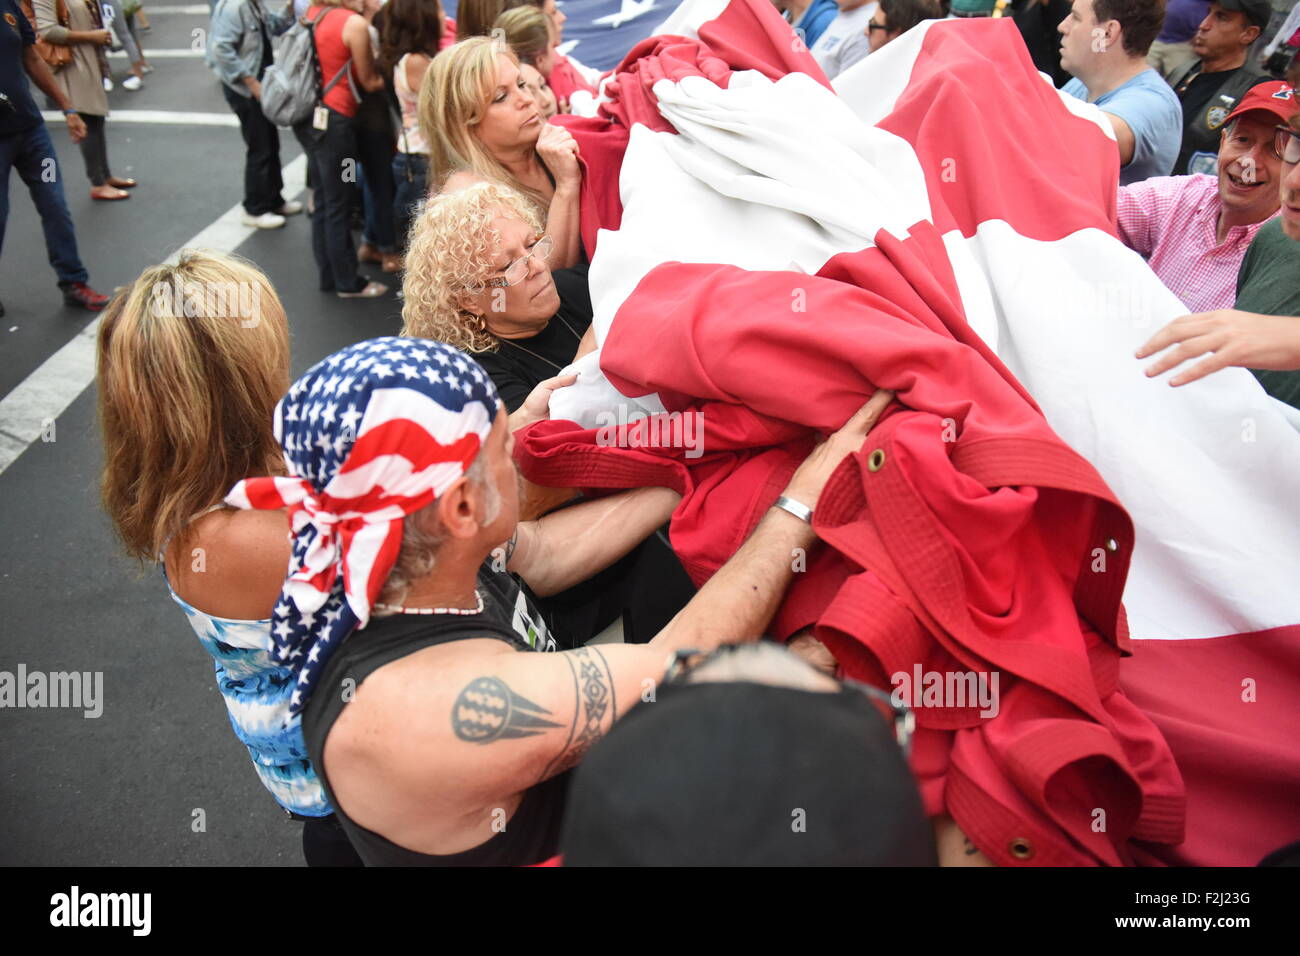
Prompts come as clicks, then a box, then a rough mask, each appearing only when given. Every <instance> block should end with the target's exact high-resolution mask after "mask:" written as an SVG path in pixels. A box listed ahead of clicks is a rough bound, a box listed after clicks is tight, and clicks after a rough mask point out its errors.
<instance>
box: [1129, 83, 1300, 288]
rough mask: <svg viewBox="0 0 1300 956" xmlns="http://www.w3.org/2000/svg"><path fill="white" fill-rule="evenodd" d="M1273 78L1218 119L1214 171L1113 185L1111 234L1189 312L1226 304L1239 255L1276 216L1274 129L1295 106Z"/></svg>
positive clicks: (1289, 92) (1282, 85)
mask: <svg viewBox="0 0 1300 956" xmlns="http://www.w3.org/2000/svg"><path fill="white" fill-rule="evenodd" d="M1292 92H1293V91H1292V89H1291V87H1289V86H1288V85H1287V84H1285V83H1283V82H1281V81H1278V80H1274V81H1272V82H1269V83H1261V84H1260V85H1258V86H1256V87H1255V88H1254V89H1252V90H1250V91H1249V92H1248V93H1247V94H1246V96H1244V97H1243V98H1242V100H1241V102H1240V103H1239V104H1238V105H1237V108H1236V109H1234V110H1233V111H1232V113H1231V115H1230V116H1229V117H1228V118H1227V120H1226V121H1225V122H1224V124H1223V128H1222V129H1223V131H1222V134H1221V135H1220V139H1219V153H1218V157H1217V163H1218V165H1217V176H1210V175H1194V176H1161V177H1156V178H1153V179H1147V180H1145V181H1143V182H1140V183H1133V184H1132V185H1129V186H1121V187H1120V189H1119V195H1118V198H1117V201H1116V219H1117V222H1118V225H1119V237H1120V238H1121V239H1122V240H1123V241H1124V243H1125V244H1126V245H1127V246H1129V247H1130V248H1131V249H1133V250H1135V251H1136V252H1138V253H1140V254H1141V255H1142V256H1143V258H1145V259H1146V260H1147V263H1148V264H1149V265H1150V266H1151V269H1152V271H1154V272H1155V274H1156V275H1158V276H1159V277H1160V281H1161V282H1163V283H1164V284H1165V285H1166V286H1167V287H1168V288H1169V290H1170V291H1171V292H1173V293H1174V295H1176V296H1178V298H1179V299H1181V300H1182V302H1183V304H1184V305H1186V306H1187V308H1188V310H1189V311H1192V312H1208V311H1211V310H1213V309H1228V308H1231V307H1232V304H1233V302H1234V300H1235V299H1236V291H1237V288H1236V287H1237V273H1238V271H1239V270H1240V267H1241V261H1242V259H1243V258H1244V257H1245V255H1246V250H1247V249H1248V248H1249V247H1250V244H1251V242H1252V241H1253V240H1254V238H1255V234H1256V233H1257V232H1259V230H1260V228H1261V227H1262V226H1263V225H1264V223H1265V222H1266V221H1268V220H1269V219H1272V218H1274V217H1276V216H1277V214H1278V206H1279V200H1278V181H1279V179H1280V178H1281V171H1282V160H1281V157H1280V156H1279V155H1278V154H1277V152H1276V151H1275V149H1274V147H1275V139H1276V127H1277V124H1278V122H1279V121H1282V122H1285V121H1286V120H1287V119H1289V118H1290V116H1291V114H1292V113H1294V112H1296V110H1297V108H1298V107H1297V105H1296V102H1295V100H1294V99H1293V98H1292Z"/></svg>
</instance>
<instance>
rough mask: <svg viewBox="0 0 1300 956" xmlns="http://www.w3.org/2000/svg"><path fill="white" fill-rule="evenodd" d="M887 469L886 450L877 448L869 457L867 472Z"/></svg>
mask: <svg viewBox="0 0 1300 956" xmlns="http://www.w3.org/2000/svg"><path fill="white" fill-rule="evenodd" d="M884 467H885V450H884V449H883V448H877V449H876V450H875V451H873V452H872V453H871V454H870V455H868V456H867V471H879V470H880V469H881V468H884Z"/></svg>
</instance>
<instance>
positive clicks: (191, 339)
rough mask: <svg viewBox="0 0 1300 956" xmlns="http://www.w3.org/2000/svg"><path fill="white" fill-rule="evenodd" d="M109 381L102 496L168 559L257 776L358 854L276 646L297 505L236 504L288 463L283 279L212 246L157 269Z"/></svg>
mask: <svg viewBox="0 0 1300 956" xmlns="http://www.w3.org/2000/svg"><path fill="white" fill-rule="evenodd" d="M98 386H99V415H100V427H101V430H102V433H103V441H104V473H103V478H102V481H101V494H102V498H103V504H104V510H105V511H106V512H107V513H108V516H109V518H110V519H111V520H112V522H113V526H114V528H115V529H116V531H117V534H118V536H119V537H120V539H121V541H122V545H123V547H124V549H125V551H126V553H127V554H128V555H130V556H131V557H133V558H135V559H137V560H138V561H140V562H144V563H149V564H161V565H162V569H163V575H164V581H165V583H166V585H167V588H168V591H169V592H170V594H171V597H172V599H173V600H174V601H175V602H176V603H177V604H178V605H180V607H181V610H183V611H184V612H185V616H186V617H187V619H188V620H189V623H190V626H191V627H192V628H193V629H194V632H195V634H196V635H197V636H198V639H199V643H200V644H202V646H203V648H204V650H206V651H207V652H208V654H209V655H210V656H211V657H212V659H213V661H214V662H215V664H216V679H217V688H218V690H220V692H221V696H222V698H223V699H224V700H225V703H226V708H227V710H228V712H229V715H230V721H231V724H232V725H233V727H234V730H235V734H236V736H237V737H238V738H239V740H240V741H241V742H242V743H243V744H244V745H245V746H246V747H247V748H248V753H249V756H250V757H251V758H252V760H253V766H254V768H255V769H256V771H257V774H258V777H259V778H260V779H261V782H262V784H263V785H264V786H265V787H266V788H267V790H269V791H270V792H271V795H272V796H273V797H275V799H276V801H277V802H279V804H280V805H281V806H282V807H283V808H284V809H285V810H286V811H288V812H289V813H290V814H291V815H293V816H295V818H297V819H302V820H304V821H305V822H306V826H305V827H304V830H303V851H304V854H305V856H306V857H307V862H308V863H309V864H312V865H320V864H324V865H345V864H355V862H356V857H355V854H354V853H353V852H352V850H351V847H350V846H349V845H348V844H347V841H346V838H344V837H343V836H342V831H341V830H340V829H339V828H338V824H337V822H336V820H335V819H334V817H333V808H332V807H331V806H330V804H329V802H328V800H327V799H326V797H325V792H324V790H323V788H322V787H321V785H320V782H319V780H318V778H317V776H316V773H315V771H314V770H313V768H312V766H311V764H310V763H309V762H308V760H307V750H306V746H305V744H304V742H303V740H302V730H301V725H300V723H299V721H298V720H297V718H294V719H293V720H292V721H290V722H288V723H286V718H287V717H288V694H289V692H291V691H292V690H293V686H292V684H293V681H292V678H291V677H290V676H289V675H290V671H289V670H288V668H286V667H284V666H283V665H282V664H281V663H280V662H277V661H276V660H274V659H272V657H271V649H272V647H273V643H272V639H271V612H272V608H273V607H274V605H275V603H276V601H277V599H278V597H279V594H280V588H281V587H282V586H283V584H284V578H285V574H286V570H287V568H288V564H289V558H290V549H289V538H288V534H289V527H288V523H287V520H286V517H285V515H284V513H283V512H279V511H239V510H234V509H229V508H226V507H225V505H223V503H222V501H223V499H224V498H225V496H226V493H227V492H229V490H230V489H231V487H232V486H233V485H234V484H235V483H236V482H237V481H239V480H240V479H241V478H244V477H247V476H249V475H281V474H284V464H283V457H282V453H281V450H280V445H279V443H278V442H277V441H276V438H275V435H274V434H273V433H272V420H273V410H274V408H275V404H276V402H277V401H278V400H279V399H280V397H281V396H282V395H283V394H284V392H285V391H286V390H287V389H288V386H289V332H288V326H287V323H286V320H285V314H284V309H283V308H282V307H281V305H280V300H279V299H278V297H277V296H276V294H275V290H274V289H273V288H272V287H271V283H270V282H269V281H268V280H267V278H266V276H265V275H263V274H262V273H261V272H260V271H258V270H257V268H255V267H254V266H252V265H251V264H249V263H246V262H243V261H241V260H239V259H235V258H232V257H227V256H221V255H215V254H209V253H204V252H193V251H187V252H184V253H182V255H181V257H180V261H179V262H178V263H177V264H176V265H159V266H153V267H152V268H149V269H146V270H145V271H144V272H143V273H142V274H141V275H140V277H139V278H138V279H136V280H135V282H134V283H132V284H131V285H130V286H128V287H127V288H126V289H125V290H123V291H122V292H121V293H120V294H119V295H118V296H117V297H116V298H115V299H114V300H113V301H112V302H111V303H109V306H108V308H107V309H106V310H105V312H104V317H103V320H102V323H101V325H100V329H99V340H98Z"/></svg>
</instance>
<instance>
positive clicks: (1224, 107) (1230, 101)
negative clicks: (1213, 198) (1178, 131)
mask: <svg viewBox="0 0 1300 956" xmlns="http://www.w3.org/2000/svg"><path fill="white" fill-rule="evenodd" d="M1171 79H1172V81H1173V83H1172V85H1173V87H1174V92H1175V93H1177V94H1178V99H1179V101H1180V102H1181V103H1182V106H1183V144H1182V148H1181V149H1180V150H1179V153H1178V160H1177V161H1176V162H1175V163H1174V171H1173V175H1175V176H1186V175H1189V174H1191V173H1207V174H1209V175H1211V176H1217V175H1218V165H1217V164H1218V155H1219V135H1220V133H1221V132H1222V131H1223V125H1224V123H1225V122H1227V119H1228V114H1229V113H1231V112H1232V110H1233V108H1234V107H1235V106H1236V105H1237V101H1238V100H1240V99H1241V97H1242V96H1243V95H1244V94H1245V93H1246V91H1247V90H1249V89H1250V88H1251V87H1252V86H1254V85H1255V84H1256V83H1259V82H1262V81H1263V80H1265V79H1267V77H1263V76H1260V75H1259V73H1257V72H1256V71H1254V70H1253V69H1251V68H1250V67H1249V66H1248V65H1242V66H1239V67H1237V68H1236V69H1235V70H1220V71H1218V72H1216V73H1203V72H1201V64H1200V61H1199V60H1198V61H1196V62H1195V63H1193V64H1192V65H1191V66H1190V67H1188V68H1187V69H1186V70H1184V71H1182V72H1181V73H1180V74H1176V75H1174V76H1173V77H1171Z"/></svg>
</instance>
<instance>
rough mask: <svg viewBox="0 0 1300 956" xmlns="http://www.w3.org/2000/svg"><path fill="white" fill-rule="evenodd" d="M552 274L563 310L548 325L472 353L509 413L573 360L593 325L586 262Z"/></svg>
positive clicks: (557, 270)
mask: <svg viewBox="0 0 1300 956" xmlns="http://www.w3.org/2000/svg"><path fill="white" fill-rule="evenodd" d="M551 277H552V278H553V279H554V280H555V290H556V292H558V293H559V295H560V309H559V311H558V312H556V313H555V316H554V317H553V318H552V319H551V321H550V322H549V323H548V324H547V326H546V328H544V329H542V331H540V332H538V333H537V334H536V335H534V336H533V337H532V338H530V339H502V340H501V346H500V348H498V349H497V350H496V351H495V352H475V353H473V358H474V360H475V361H476V362H478V363H479V365H482V366H483V371H485V372H487V373H488V375H489V376H490V377H491V379H492V383H493V384H494V385H496V387H497V393H498V394H499V395H500V396H501V401H503V402H505V404H506V410H507V411H510V412H513V411H515V410H516V409H517V408H518V407H519V406H520V405H522V404H523V403H524V399H526V398H527V397H528V393H529V392H531V391H532V390H533V389H534V388H536V387H537V384H538V383H539V382H541V381H542V380H543V379H548V378H554V377H555V376H556V375H559V374H560V369H562V368H564V367H565V366H566V365H568V364H569V363H570V362H572V361H573V354H574V353H575V352H577V351H578V343H579V342H581V341H582V336H583V335H584V334H586V331H587V329H588V328H589V327H590V326H591V312H592V309H591V294H590V292H589V291H588V289H587V266H586V264H585V263H581V264H579V265H576V266H574V267H573V268H571V269H556V270H555V271H554V272H552V273H551Z"/></svg>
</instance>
